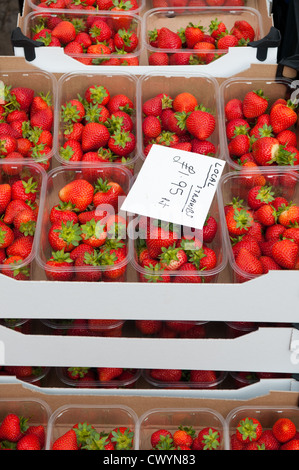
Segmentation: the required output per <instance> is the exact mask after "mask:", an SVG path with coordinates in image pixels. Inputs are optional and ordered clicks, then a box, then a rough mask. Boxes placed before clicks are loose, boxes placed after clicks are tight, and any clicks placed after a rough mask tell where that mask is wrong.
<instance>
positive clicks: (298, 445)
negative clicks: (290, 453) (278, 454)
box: [279, 439, 299, 450]
mask: <svg viewBox="0 0 299 470" xmlns="http://www.w3.org/2000/svg"><path fill="white" fill-rule="evenodd" d="M279 450H299V439H291V440H290V441H288V442H286V443H285V444H282V445H281V446H280V449H279Z"/></svg>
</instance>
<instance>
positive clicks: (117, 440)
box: [108, 426, 134, 450]
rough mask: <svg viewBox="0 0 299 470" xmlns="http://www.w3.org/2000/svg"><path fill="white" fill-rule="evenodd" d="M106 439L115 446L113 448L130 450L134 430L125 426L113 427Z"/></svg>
mask: <svg viewBox="0 0 299 470" xmlns="http://www.w3.org/2000/svg"><path fill="white" fill-rule="evenodd" d="M108 440H109V441H111V443H112V444H113V445H114V446H115V450H130V449H132V448H133V443H134V432H132V431H131V429H129V428H127V427H125V426H121V427H119V428H114V429H113V430H112V431H111V432H110V433H109V436H108Z"/></svg>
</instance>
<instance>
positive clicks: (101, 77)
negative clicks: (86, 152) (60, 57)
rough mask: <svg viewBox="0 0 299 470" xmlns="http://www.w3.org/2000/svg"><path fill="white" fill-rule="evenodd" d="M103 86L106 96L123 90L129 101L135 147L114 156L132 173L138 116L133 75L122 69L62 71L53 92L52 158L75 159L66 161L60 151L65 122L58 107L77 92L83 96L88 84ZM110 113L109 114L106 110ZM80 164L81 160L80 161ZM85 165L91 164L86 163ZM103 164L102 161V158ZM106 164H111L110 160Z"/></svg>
mask: <svg viewBox="0 0 299 470" xmlns="http://www.w3.org/2000/svg"><path fill="white" fill-rule="evenodd" d="M95 85H96V86H103V87H105V88H107V90H108V92H109V94H110V97H111V98H112V97H114V96H115V95H118V94H124V95H125V96H127V97H128V98H129V100H130V101H131V102H132V103H133V112H132V114H131V119H132V121H133V130H132V133H133V134H134V135H135V138H136V147H135V149H134V151H133V152H132V153H130V154H129V155H128V156H126V157H125V158H119V159H117V160H116V161H117V163H118V164H123V165H124V166H126V167H127V168H128V169H129V170H130V171H131V172H132V173H133V172H134V168H135V164H136V161H137V160H138V158H139V155H138V142H137V123H138V121H139V119H140V116H139V113H140V110H139V108H138V106H137V78H136V77H135V76H134V75H132V74H129V73H126V72H125V71H121V72H119V71H117V72H115V73H114V72H109V73H101V72H97V73H83V72H81V73H80V72H73V73H69V74H65V75H63V76H62V77H61V78H60V80H59V81H58V90H59V91H58V95H57V119H56V135H57V138H58V143H57V153H56V155H55V157H56V159H57V160H58V162H59V163H60V164H61V165H67V166H72V165H74V164H75V165H76V163H74V162H72V161H68V160H66V159H64V158H63V156H62V155H61V148H62V146H63V145H64V144H65V142H66V141H67V138H66V137H65V135H64V130H65V125H64V122H63V118H62V116H61V108H62V106H64V105H65V103H66V102H69V101H70V100H72V99H76V98H78V95H80V96H81V97H84V94H85V91H86V90H87V88H88V87H90V86H95ZM109 116H110V114H109ZM81 164H82V165H83V164H85V163H84V162H81ZM88 164H89V165H90V164H91V165H92V164H93V163H92V162H91V163H88ZM103 164H104V162H103ZM109 164H112V162H110V163H109Z"/></svg>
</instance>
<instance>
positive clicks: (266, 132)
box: [259, 124, 274, 137]
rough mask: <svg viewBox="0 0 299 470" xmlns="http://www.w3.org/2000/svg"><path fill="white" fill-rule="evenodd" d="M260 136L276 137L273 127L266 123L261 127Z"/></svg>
mask: <svg viewBox="0 0 299 470" xmlns="http://www.w3.org/2000/svg"><path fill="white" fill-rule="evenodd" d="M259 137H274V133H273V127H272V126H267V124H264V126H262V127H261V128H260V129H259Z"/></svg>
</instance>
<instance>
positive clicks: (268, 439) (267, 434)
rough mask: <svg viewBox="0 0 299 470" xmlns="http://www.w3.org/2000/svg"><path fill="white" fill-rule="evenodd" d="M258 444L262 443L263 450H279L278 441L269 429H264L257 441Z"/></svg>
mask: <svg viewBox="0 0 299 470" xmlns="http://www.w3.org/2000/svg"><path fill="white" fill-rule="evenodd" d="M257 443H258V445H260V446H261V445H263V446H264V447H265V450H280V442H279V441H278V440H277V439H276V437H275V436H274V434H273V431H272V430H271V429H265V430H264V431H263V432H262V435H261V437H260V438H259V440H258V441H257Z"/></svg>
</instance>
